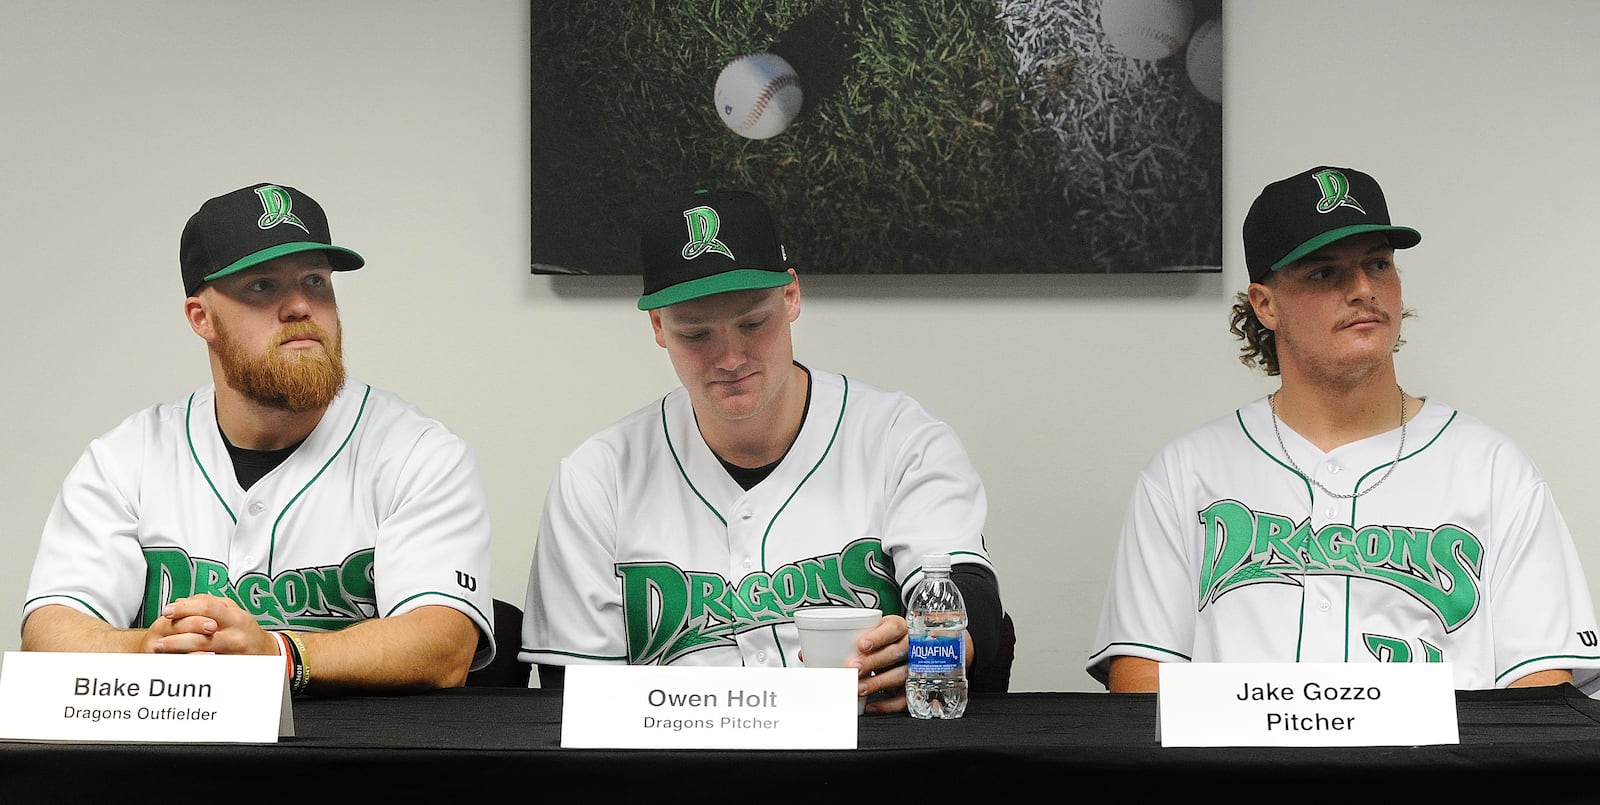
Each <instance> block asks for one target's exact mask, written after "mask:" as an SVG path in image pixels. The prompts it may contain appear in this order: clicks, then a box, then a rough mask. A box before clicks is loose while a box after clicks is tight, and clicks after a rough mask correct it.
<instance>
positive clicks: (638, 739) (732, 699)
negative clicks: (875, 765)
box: [561, 665, 858, 749]
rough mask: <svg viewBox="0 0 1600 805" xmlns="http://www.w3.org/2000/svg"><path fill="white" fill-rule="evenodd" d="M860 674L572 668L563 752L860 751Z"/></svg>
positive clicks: (801, 670) (812, 670) (815, 670)
mask: <svg viewBox="0 0 1600 805" xmlns="http://www.w3.org/2000/svg"><path fill="white" fill-rule="evenodd" d="M857 720H858V717H857V715H856V672H855V670H854V669H851V668H776V669H763V668H723V667H693V666H674V665H669V666H661V665H616V666H612V665H569V666H567V672H566V684H565V692H564V693H563V697H562V704H561V745H562V746H563V747H567V748H584V749H593V748H607V749H854V748H856V722H857Z"/></svg>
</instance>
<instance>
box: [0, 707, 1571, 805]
mask: <svg viewBox="0 0 1600 805" xmlns="http://www.w3.org/2000/svg"><path fill="white" fill-rule="evenodd" d="M1457 709H1458V714H1459V722H1460V733H1461V743H1460V744H1452V745H1447V746H1417V747H1355V748H1350V747H1341V748H1298V747H1297V748H1249V747H1238V748H1220V749H1218V748H1163V747H1162V746H1160V744H1159V743H1158V742H1157V741H1156V739H1155V715H1156V699H1155V696H1154V695H1112V694H1107V693H1008V694H980V695H975V696H974V697H973V700H972V702H971V704H970V705H969V707H968V711H967V715H966V717H965V718H962V719H959V720H955V721H917V720H915V719H912V718H910V717H909V716H904V715H899V716H866V717H863V718H862V719H861V720H860V722H859V732H858V748H857V749H855V750H814V751H796V750H747V751H728V750H589V749H586V750H575V749H562V748H561V745H560V744H561V694H560V692H559V691H551V690H539V689H531V690H523V689H510V688H463V689H456V690H447V691H439V692H436V693H428V694H422V695H416V696H405V697H366V698H358V697H351V698H337V699H316V698H312V699H301V700H298V701H297V702H296V703H295V727H296V732H297V735H296V736H295V737H293V738H285V739H283V740H282V741H280V742H278V743H276V744H132V743H106V744H65V743H31V742H6V741H0V803H6V804H7V805H10V803H31V802H73V801H104V799H103V798H107V797H109V798H111V799H113V800H116V801H160V800H169V799H172V800H183V801H193V800H194V799H195V797H194V795H196V794H200V795H202V796H203V798H204V799H206V800H207V801H212V802H233V801H237V800H240V799H245V798H248V799H251V800H255V801H269V800H282V801H288V802H302V801H305V800H306V799H307V798H310V799H313V800H318V801H325V802H334V801H343V800H344V798H345V797H346V796H348V795H351V794H359V795H360V796H361V798H362V799H363V800H366V801H367V802H373V801H385V802H414V801H423V800H432V799H444V800H451V801H479V800H484V799H489V798H502V797H505V796H514V798H516V799H518V800H522V801H531V802H540V801H541V800H545V801H554V798H556V797H558V796H563V794H562V792H572V791H580V792H589V793H590V794H593V795H594V796H595V797H599V799H598V800H595V801H613V800H615V799H618V798H622V797H629V796H649V797H651V798H652V799H655V800H659V799H663V798H664V799H690V798H694V799H699V800H702V801H704V800H708V799H717V800H729V799H732V798H739V799H751V800H754V801H757V802H767V801H774V800H776V801H790V800H795V801H798V800H810V801H818V802H821V801H831V800H823V799H818V797H821V796H824V795H826V796H828V797H833V796H834V795H835V794H837V795H840V796H843V797H845V798H846V799H847V800H848V799H850V797H849V795H850V794H851V793H852V792H856V793H860V792H869V791H879V792H882V794H883V795H884V797H886V798H887V799H889V801H892V802H906V801H916V800H919V799H922V798H923V797H922V796H920V795H913V793H912V787H914V786H919V785H933V786H938V787H940V791H939V793H938V795H937V796H935V799H937V800H938V801H953V800H952V799H951V798H950V795H952V794H955V793H957V792H989V793H991V794H993V795H994V797H995V798H998V799H999V800H1001V801H1008V800H1010V799H1011V798H1012V796H1011V795H1012V794H1016V795H1022V794H1025V793H1028V792H1041V793H1043V794H1044V795H1045V796H1047V797H1048V799H1049V800H1050V801H1057V800H1060V799H1062V798H1064V797H1066V798H1079V797H1083V798H1087V797H1090V796H1096V795H1099V796H1096V798H1101V797H1103V796H1106V795H1109V796H1111V797H1114V798H1120V797H1122V796H1131V797H1135V798H1136V799H1138V800H1140V801H1143V800H1148V799H1150V798H1154V797H1185V798H1187V799H1191V800H1198V799H1204V800H1207V801H1212V800H1219V799H1220V800H1223V801H1227V800H1235V799H1243V800H1246V801H1273V800H1288V801H1292V802H1296V803H1303V802H1316V801H1339V802H1346V803H1352V802H1359V803H1365V802H1374V803H1376V802H1398V801H1400V800H1399V799H1397V797H1401V796H1409V797H1418V796H1425V797H1427V800H1425V801H1429V802H1438V801H1440V800H1441V799H1442V798H1444V797H1449V796H1454V797H1462V798H1463V800H1464V801H1489V800H1491V799H1494V801H1507V800H1509V801H1512V802H1524V801H1527V802H1551V801H1573V802H1600V785H1597V783H1600V701H1594V700H1590V699H1588V698H1586V697H1584V696H1583V694H1582V693H1580V692H1579V691H1578V690H1577V689H1576V688H1573V687H1571V686H1570V685H1566V686H1561V687H1556V688H1532V689H1521V690H1504V691H1466V692H1458V693H1457ZM939 769H947V770H950V771H951V772H952V773H953V776H950V777H949V778H948V779H943V780H942V779H941V778H940V775H939V774H938V773H937V771H936V770H939ZM798 780H810V781H812V782H811V783H808V784H806V785H804V786H801V785H797V784H796V782H795V781H798ZM1506 786H1511V787H1512V788H1513V789H1514V790H1513V791H1512V792H1510V793H1509V795H1508V797H1506V798H1499V797H1491V792H1494V791H1498V790H1500V789H1502V788H1505V787H1506ZM495 791H499V792H507V793H501V794H490V793H489V792H495ZM180 792H187V794H188V795H187V796H186V795H184V794H183V793H180ZM1100 792H1108V794H1100ZM379 798H384V799H383V800H379ZM564 799H565V798H564V797H563V801H564ZM590 799H591V798H589V797H585V798H584V800H583V801H590ZM1417 801H1424V800H1417ZM985 805H987V803H986V804H985Z"/></svg>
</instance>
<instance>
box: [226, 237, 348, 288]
mask: <svg viewBox="0 0 1600 805" xmlns="http://www.w3.org/2000/svg"><path fill="white" fill-rule="evenodd" d="M315 251H323V252H335V253H336V254H337V255H342V256H344V257H345V258H346V259H333V260H329V262H330V263H331V264H332V265H333V270H335V271H350V270H352V269H357V268H360V267H362V266H363V265H366V260H365V259H364V258H362V256H361V255H359V254H356V253H355V252H353V251H350V250H349V249H346V248H344V247H342V246H330V245H328V244H326V243H317V242H315V241H297V242H294V243H280V244H278V245H276V246H273V247H272V248H269V249H262V250H261V251H259V252H254V253H252V254H247V255H245V256H243V257H241V258H239V259H237V260H235V261H233V262H232V263H229V264H228V265H226V266H224V267H222V268H220V269H218V270H216V271H213V272H211V273H210V274H207V275H205V277H203V278H202V279H203V280H204V281H205V282H210V281H212V280H214V279H220V278H222V277H226V276H229V275H232V274H237V273H239V272H240V271H243V270H245V269H247V268H250V267H251V266H258V265H261V264H262V263H265V262H266V261H268V260H272V259H275V258H278V257H282V256H284V255H286V254H298V253H300V252H315ZM330 256H331V255H330Z"/></svg>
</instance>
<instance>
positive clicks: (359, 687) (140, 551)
mask: <svg viewBox="0 0 1600 805" xmlns="http://www.w3.org/2000/svg"><path fill="white" fill-rule="evenodd" d="M179 262H180V264H181V269H182V276H183V285H184V293H185V295H186V297H187V298H186V299H185V300H184V315H185V317H186V318H187V320H188V322H189V326H190V327H191V328H192V329H193V330H194V332H195V334H196V335H198V336H200V338H201V339H202V340H204V341H205V343H206V345H207V352H208V353H209V355H210V361H211V375H212V383H211V384H209V385H207V386H205V387H202V388H200V389H198V390H196V391H195V392H193V393H192V394H189V395H188V396H186V397H183V398H181V399H179V400H177V401H175V402H172V403H167V404H163V405H157V406H154V407H152V408H148V409H146V410H143V411H140V412H138V413H135V414H134V415H132V416H131V417H129V418H127V419H126V420H124V421H123V422H122V423H121V424H120V425H118V426H117V427H115V428H113V429H112V430H111V431H110V432H108V433H106V434H104V435H103V436H101V437H100V438H98V439H96V440H95V441H94V442H93V443H91V444H90V445H89V447H88V449H87V450H86V451H85V452H84V453H83V456H82V457H81V458H80V459H79V461H78V462H77V464H76V465H75V466H74V467H73V468H72V470H71V472H70V474H69V475H68V476H67V479H66V481H65V482H64V483H63V484H62V487H61V490H60V493H59V494H58V495H57V497H56V500H55V503H54V505H53V506H52V508H51V511H50V514H49V517H48V519H47V521H46V523H45V527H44V532H43V535H42V536H41V539H40V544H39V552H38V556H37V559H36V560H35V564H34V567H33V574H32V577H31V580H30V582H29V587H28V596H27V601H26V603H25V605H24V608H23V628H22V648H23V649H24V650H30V651H98V652H144V653H157V654H268V655H281V656H283V657H284V668H285V674H286V675H287V676H288V678H289V680H290V683H291V687H292V689H293V690H294V692H296V693H303V692H310V693H318V694H342V693H362V692H374V693H376V692H407V691H418V690H427V689H432V688H441V687H453V686H458V685H461V684H462V683H463V682H464V681H465V679H466V676H467V673H468V671H469V669H473V668H479V667H482V666H484V665H486V664H488V663H489V661H490V660H491V659H492V657H493V654H494V644H493V641H492V640H491V639H490V636H491V635H492V634H493V622H492V611H493V610H492V598H491V588H490V577H489V559H490V552H489V515H488V510H487V503H486V497H485V491H484V488H483V483H482V479H481V477H480V475H479V471H478V467H477V463H476V459H475V458H474V457H473V454H472V452H471V450H470V449H469V448H468V446H467V445H466V444H465V443H464V442H463V441H462V440H461V439H460V438H459V437H458V436H456V435H455V434H453V433H452V432H450V431H449V430H448V429H447V428H445V427H444V426H443V425H442V424H440V423H439V422H437V421H436V420H433V419H431V418H429V417H427V416H425V415H423V414H422V413H421V412H420V411H418V410H417V409H416V408H415V407H413V406H412V405H410V404H409V403H407V402H405V401H404V400H402V399H400V398H399V397H397V396H395V395H393V394H391V393H389V392H386V391H383V390H380V389H376V388H373V387H371V386H369V385H367V384H365V383H361V382H357V381H355V380H350V379H347V378H346V376H345V368H344V361H343V356H342V350H341V338H342V333H343V330H342V328H341V326H340V322H339V313H338V305H337V303H336V301H335V299H334V293H333V272H335V271H351V270H354V269H358V268H361V267H362V266H363V265H364V262H365V261H364V260H363V258H362V257H361V256H360V255H359V254H357V253H356V252H354V251H351V250H349V249H346V248H344V247H341V246H335V245H333V241H332V237H331V235H330V234H329V231H328V222H327V217H326V215H325V214H324V213H323V210H322V208H321V206H319V205H318V204H317V202H316V201H314V200H313V199H311V197H309V196H307V195H305V194H304V193H302V192H300V191H299V190H298V189H296V188H293V187H289V186H287V185H279V184H257V185H253V186H250V187H245V188H241V189H238V190H235V191H233V192H231V193H227V194H224V195H221V196H217V197H216V198H213V199H210V200H209V201H207V202H205V204H203V205H202V206H201V207H200V209H199V211H197V212H196V213H195V214H194V215H193V216H192V217H191V218H190V219H189V222H188V224H187V225H186V226H185V227H184V231H183V236H182V240H181V245H180V249H179Z"/></svg>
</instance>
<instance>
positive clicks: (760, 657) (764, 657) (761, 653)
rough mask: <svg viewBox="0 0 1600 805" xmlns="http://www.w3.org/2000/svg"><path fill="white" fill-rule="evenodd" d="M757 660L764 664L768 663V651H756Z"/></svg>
mask: <svg viewBox="0 0 1600 805" xmlns="http://www.w3.org/2000/svg"><path fill="white" fill-rule="evenodd" d="M756 662H759V663H761V664H762V665H766V664H767V653H766V652H765V651H758V652H756Z"/></svg>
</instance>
